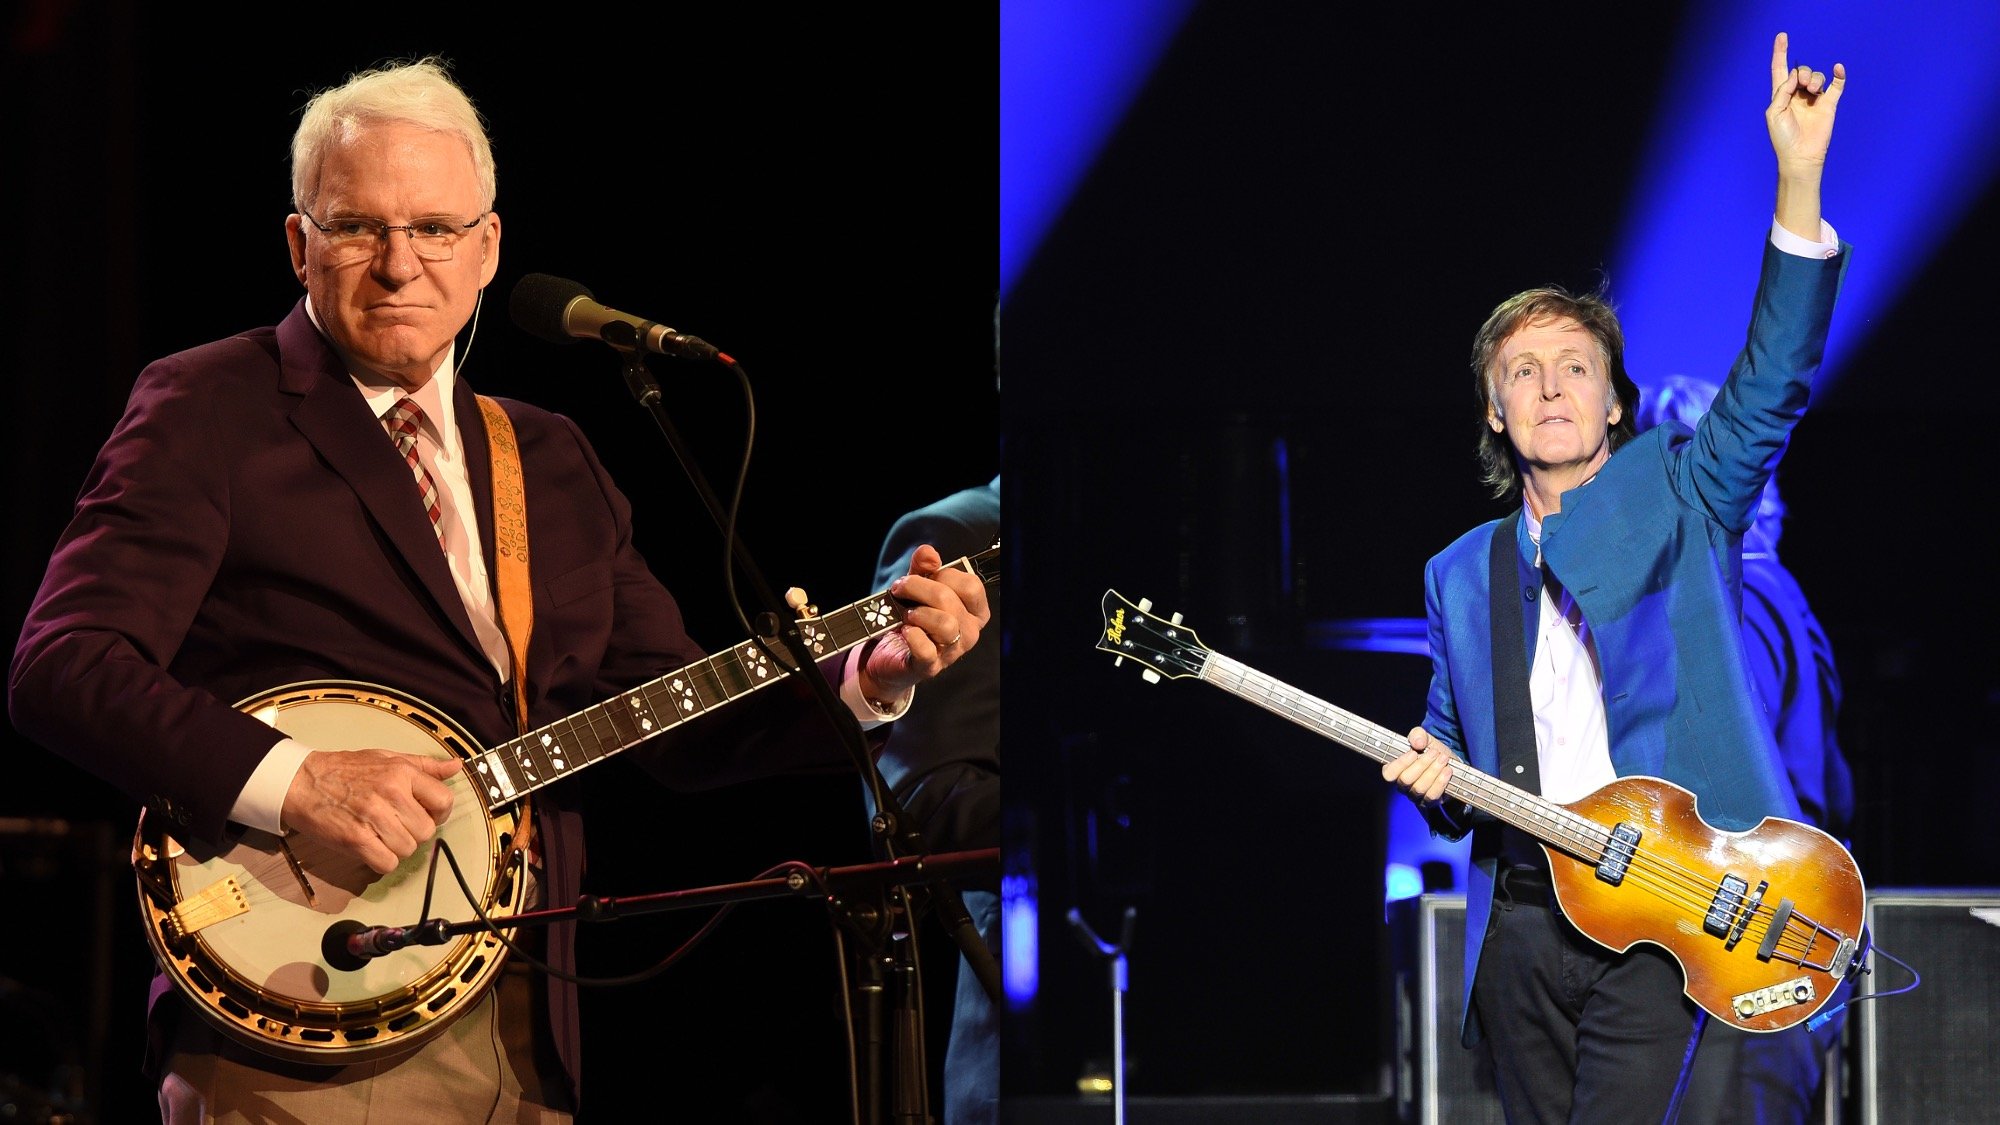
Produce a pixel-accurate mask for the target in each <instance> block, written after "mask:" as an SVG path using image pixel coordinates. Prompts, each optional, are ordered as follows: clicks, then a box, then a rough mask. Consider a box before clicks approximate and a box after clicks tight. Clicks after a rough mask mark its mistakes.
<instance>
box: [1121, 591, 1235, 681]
mask: <svg viewBox="0 0 2000 1125" xmlns="http://www.w3.org/2000/svg"><path fill="white" fill-rule="evenodd" d="M1103 609H1104V632H1102V633H1101V634H1099V635H1098V638H1097V647H1098V648H1099V649H1101V650H1103V651H1105V652H1108V653H1111V654H1113V655H1115V656H1117V657H1118V660H1117V661H1116V663H1118V664H1123V663H1124V662H1125V658H1126V657H1128V656H1129V657H1131V658H1132V659H1133V660H1136V661H1138V662H1139V663H1140V664H1142V665H1144V666H1145V668H1146V670H1145V671H1144V672H1141V673H1140V676H1141V677H1143V678H1144V679H1145V680H1146V682H1148V683H1158V682H1159V681H1160V677H1162V676H1165V677H1167V678H1168V679H1176V680H1178V679H1185V678H1187V677H1189V676H1200V675H1201V670H1202V668H1204V667H1205V666H1206V665H1207V664H1208V657H1209V651H1208V649H1207V648H1205V647H1203V645H1202V643H1201V638H1200V637H1198V636H1196V635H1195V632H1194V630H1193V629H1190V628H1188V627H1187V626H1185V625H1183V624H1181V615H1180V614H1178V613H1176V614H1173V615H1172V616H1171V617H1168V618H1165V619H1162V618H1159V617H1156V616H1154V614H1153V603H1152V602H1151V601H1149V600H1147V599H1145V598H1141V599H1139V600H1138V601H1137V602H1136V603H1135V602H1133V601H1131V600H1130V599H1128V598H1126V597H1125V595H1123V594H1120V593H1119V592H1118V591H1116V590H1106V591H1104V605H1103Z"/></svg>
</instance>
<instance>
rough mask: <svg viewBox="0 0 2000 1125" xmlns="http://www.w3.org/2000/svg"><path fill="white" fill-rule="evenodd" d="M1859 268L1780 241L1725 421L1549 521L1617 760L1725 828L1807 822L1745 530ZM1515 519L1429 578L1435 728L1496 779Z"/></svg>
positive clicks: (1448, 814) (1624, 470) (1547, 549)
mask: <svg viewBox="0 0 2000 1125" xmlns="http://www.w3.org/2000/svg"><path fill="white" fill-rule="evenodd" d="M1847 259H1848V248H1847V246H1846V245H1845V244H1843V245H1842V247H1841V252H1840V253H1839V254H1838V255H1837V256H1836V257H1834V258H1832V259H1828V260H1825V261H1821V260H1817V259H1811V258H1803V257H1798V256H1796V255H1791V254H1786V253H1784V252H1782V251H1780V250H1778V249H1776V248H1775V247H1773V246H1771V245H1770V244H1769V243H1766V245H1765V250H1764V265H1763V276H1762V277H1761V279H1760V280H1759V282H1758V287H1757V297H1756V301H1755V306H1754V309H1753V312H1752V315H1751V320H1750V332H1749V339H1748V341H1747V342H1746V344H1745V345H1744V348H1743V351H1742V353H1741V354H1740V355H1738V356H1737V358H1736V363H1735V366H1734V367H1732V368H1731V369H1730V372H1729V378H1728V380H1727V381H1726V382H1725V383H1723V385H1722V389H1721V391H1720V392H1719V393H1718V394H1717V395H1716V398H1715V402H1714V405H1713V406H1712V407H1711V408H1710V409H1709V412H1708V414H1706V415H1705V416H1703V417H1702V419H1701V420H1700V422H1699V423H1697V424H1696V426H1695V428H1694V430H1693V431H1692V432H1690V431H1689V430H1688V428H1687V427H1686V426H1683V425H1680V424H1679V423H1671V422H1670V423H1666V424H1663V425H1660V426H1656V427H1654V428H1653V429H1651V430H1648V431H1647V432H1646V433H1644V434H1642V435H1640V436H1639V437H1637V438H1634V439H1633V440H1631V441H1629V442H1627V443H1625V445H1624V446H1623V447H1622V448H1620V449H1619V450H1618V452H1617V453H1615V454H1614V455H1613V456H1612V457H1611V459H1610V460H1609V461H1608V462H1606V463H1605V465H1604V467H1603V468H1602V469H1601V470H1600V471H1599V472H1598V473H1597V475H1596V476H1595V477H1593V478H1592V479H1591V480H1590V481H1589V482H1587V483H1585V484H1583V485H1581V486H1579V487H1577V488H1574V489H1571V490H1570V491H1568V492H1565V493H1563V495H1562V510H1561V511H1560V512H1559V513H1556V514H1553V515H1551V516H1549V517H1548V519H1546V520H1544V521H1543V523H1542V544H1541V546H1542V553H1543V558H1544V559H1545V560H1546V561H1547V563H1548V565H1549V568H1550V570H1552V571H1553V572H1554V573H1555V574H1556V575H1557V576H1558V577H1560V578H1561V579H1562V582H1563V585H1564V587H1565V588H1567V589H1568V590H1569V592H1570V593H1571V594H1572V595H1574V596H1575V598H1576V602H1577V605H1578V606H1579V607H1580V608H1581V609H1582V610H1583V615H1584V619H1585V620H1586V621H1587V622H1589V625H1590V632H1591V635H1592V636H1593V637H1594V638H1595V640H1596V644H1597V653H1598V659H1599V666H1600V668H1601V669H1602V673H1603V688H1604V717H1605V724H1606V728H1607V732H1608V734H1609V738H1610V745H1611V764H1612V767H1613V768H1614V769H1615V770H1616V771H1617V773H1618V775H1619V776H1620V777H1625V776H1630V775H1634V774H1645V775H1649V776H1652V777H1660V778H1665V779H1666V780H1668V781H1671V782H1673V783H1675V784H1676V785H1680V786H1682V787H1683V788H1685V789H1688V790H1689V791H1691V792H1693V793H1694V794H1695V795H1696V798H1697V801H1698V809H1699V812H1700V814H1701V817H1702V819H1703V820H1705V821H1707V822H1708V823H1709V824H1711V825H1713V826H1715V827H1717V828H1722V829H1730V830H1740V829H1746V828H1750V827H1753V826H1755V825H1756V824H1757V822H1758V821H1760V820H1762V819H1763V818H1764V817H1766V816H1782V817H1792V818H1797V817H1798V816H1799V806H1798V802H1797V801H1796V800H1795V799H1794V798H1793V796H1792V791H1791V788H1790V787H1789V786H1788V785H1787V784H1786V782H1785V775H1784V770H1783V767H1782V765H1781V762H1780V759H1779V756H1778V751H1777V748H1776V746H1775V744H1774V743H1773V742H1772V737H1771V732H1770V727H1769V725H1768V722H1767V721H1766V719H1765V717H1764V715H1763V713H1762V708H1761V705H1760V704H1759V703H1758V702H1757V696H1756V694H1755V692H1754V690H1753V689H1752V687H1751V684H1750V679H1749V676H1748V673H1747V672H1746V670H1745V666H1744V659H1743V639H1742V633H1741V619H1742V600H1743V589H1742V535H1743V531H1744V530H1745V529H1746V528H1748V527H1749V525H1750V521H1751V519H1752V518H1753V517H1754V516H1755V514H1756V506H1757V498H1758V495H1759V494H1760V493H1761V492H1762V490H1763V488H1764V482H1765V481H1766V480H1767V479H1769V477H1770V476H1771V473H1772V471H1773V470H1774V469H1776V467H1777V464H1778V458H1779V457H1780V456H1782V455H1783V453H1784V451H1785V443H1786V441H1787V440H1788V438H1789V437H1790V435H1791V431H1792V427H1793V426H1794V425H1796V424H1797V423H1798V420H1799V418H1800V416H1801V415H1803V414H1804V413H1805V408H1806V397H1807V393H1808V391H1809V390H1810V388H1811V383H1812V377H1813V374H1814V372H1815V371H1817V370H1818V368H1819V363H1820V357H1821V353H1822V349H1823V346H1824V344H1825V341H1826V333H1827V326H1828V323H1829V321H1830V319H1831V317H1832V313H1833V304H1834V297H1835V295H1836V294H1837V293H1838V291H1839V288H1840V279H1841V275H1842V274H1843V273H1844V272H1845V269H1846V263H1847ZM1500 522H1501V521H1499V520H1495V521H1493V522H1491V523H1487V524H1482V525H1481V526H1479V527H1476V528H1473V529H1472V530H1471V531H1469V532H1467V533H1465V534H1464V535H1462V536H1460V537H1459V538H1458V540H1457V541H1456V542H1454V543H1452V545H1451V546H1449V547H1447V548H1445V549H1444V551H1442V552H1440V553H1439V554H1438V555H1436V556H1435V557H1434V558H1432V559H1431V561H1430V563H1429V564H1428V565H1427V566H1426V567H1425V571H1424V601H1425V609H1426V612H1427V614H1428V617H1429V629H1430V648H1431V687H1430V695H1429V698H1428V699H1427V701H1426V713H1425V716H1424V729H1425V730H1427V731H1429V732H1430V733H1431V735H1432V736H1433V737H1436V738H1440V739H1442V740H1444V742H1445V743H1446V744H1447V745H1449V746H1450V747H1451V748H1452V749H1453V751H1455V752H1456V753H1457V754H1459V756H1461V757H1463V758H1465V759H1466V760H1468V761H1470V762H1471V763H1472V765H1473V766H1474V767H1476V768H1478V769H1480V770H1482V771H1485V772H1487V773H1490V774H1494V775H1495V776H1498V775H1499V751H1498V745H1497V739H1496V735H1495V730H1494V716H1493V660H1492V630H1491V620H1492V612H1493V611H1492V598H1491V596H1490V594H1489V587H1490V566H1489V562H1488V552H1489V550H1490V548H1491V544H1492V539H1493V534H1494V529H1495V528H1496V527H1497V526H1498V525H1499V524H1500ZM1516 529H1517V530H1516V539H1517V543H1516V547H1517V549H1518V550H1519V552H1520V554H1521V557H1522V559H1523V564H1524V565H1531V564H1532V561H1533V559H1534V555H1535V545H1534V543H1533V542H1531V541H1530V540H1529V538H1528V530H1527V521H1525V520H1520V521H1516ZM1511 604H1514V605H1518V604H1521V603H1519V602H1514V603H1511ZM1530 608H1531V609H1532V606H1531V607H1530ZM1523 643H1524V644H1525V645H1526V646H1527V651H1528V663H1529V666H1530V667H1532V666H1533V663H1534V632H1533V630H1532V629H1524V630H1523ZM1454 812H1456V813H1457V814H1458V815H1454ZM1425 815H1426V817H1427V818H1428V819H1429V820H1430V822H1431V824H1432V827H1433V828H1434V829H1435V830H1436V831H1438V832H1440V833H1442V834H1444V835H1447V836H1450V837H1452V838H1454V839H1456V838H1458V837H1460V836H1463V835H1464V834H1465V833H1466V832H1467V831H1469V830H1470V829H1471V827H1472V822H1473V820H1474V819H1475V817H1473V816H1466V815H1463V806H1459V807H1458V809H1457V810H1453V809H1452V808H1451V807H1450V805H1449V804H1448V805H1447V806H1446V807H1445V808H1441V809H1430V808H1427V809H1426V810H1425ZM1494 863H1495V861H1494V860H1493V859H1492V858H1490V857H1486V858H1480V857H1475V863H1474V865H1473V870H1472V874H1471V878H1470V884H1471V885H1470V886H1469V887H1468V888H1467V893H1466V918H1465V928H1466V941H1465V987H1466V996H1465V1000H1466V1004H1465V1012H1466V1019H1465V1025H1464V1028H1463V1034H1462V1038H1463V1040H1464V1042H1465V1043H1466V1044H1467V1045H1470V1044H1472V1043H1474V1042H1476V1041H1477V1040H1478V1036H1479V1032H1478V1027H1477V1021H1476V1019H1475V1018H1474V1015H1473V1009H1472V1003H1471V991H1472V984H1473V982H1474V981H1475V980H1476V979H1477V975H1478V968H1479V953H1480V948H1481V944H1482V941H1483V939H1484V937H1485V933H1486V926H1487V921H1488V918H1489V915H1490V914H1491V911H1492V903H1493V873H1494Z"/></svg>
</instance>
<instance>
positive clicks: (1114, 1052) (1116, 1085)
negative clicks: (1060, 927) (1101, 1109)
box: [1069, 906, 1139, 1125]
mask: <svg viewBox="0 0 2000 1125" xmlns="http://www.w3.org/2000/svg"><path fill="white" fill-rule="evenodd" d="M1138 916H1139V911H1138V908H1137V907H1132V906H1128V907H1126V908H1125V920H1124V922H1123V923H1122V924H1121V926H1120V928H1119V933H1118V942H1117V944H1115V945H1114V944H1112V943H1111V942H1108V941H1105V940H1104V939H1103V938H1101V937H1098V936H1097V931H1096V930H1093V929H1091V928H1090V923H1089V922H1087V921H1085V920H1084V917H1083V912H1082V911H1081V910H1078V909H1077V908H1076V907H1074V906H1072V907H1070V910H1069V924H1070V926H1071V928H1073V929H1074V930H1075V932H1076V939H1077V940H1078V941H1080V942H1082V943H1083V948H1084V951H1085V952H1087V953H1090V954H1092V955H1094V956H1097V957H1101V958H1103V959H1104V961H1105V963H1106V965H1107V967H1108V968H1109V970H1110V974H1111V1122H1112V1125H1125V993H1126V991H1127V990H1128V989H1129V988H1130V987H1131V985H1130V983H1129V978H1128V977H1127V975H1126V971H1125V955H1126V954H1127V953H1129V952H1131V949H1132V923H1133V921H1134V920H1135V919H1136V918H1137V917H1138Z"/></svg>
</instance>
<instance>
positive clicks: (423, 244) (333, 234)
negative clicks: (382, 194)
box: [299, 211, 492, 262]
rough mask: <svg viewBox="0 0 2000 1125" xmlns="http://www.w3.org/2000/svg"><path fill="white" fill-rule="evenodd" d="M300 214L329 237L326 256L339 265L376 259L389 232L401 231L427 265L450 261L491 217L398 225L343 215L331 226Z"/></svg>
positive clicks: (482, 214)
mask: <svg viewBox="0 0 2000 1125" xmlns="http://www.w3.org/2000/svg"><path fill="white" fill-rule="evenodd" d="M299 213H300V214H302V215H305V217H306V221H307V222H309V223H311V224H312V225H313V226H314V227H316V228H318V230H319V232H320V233H321V234H323V235H325V236H326V251H327V255H328V256H329V257H330V258H332V259H333V260H334V261H336V262H352V261H359V260H360V259H363V258H372V257H374V256H375V254H376V252H377V251H379V250H380V249H381V248H382V246H383V244H384V243H386V242H388V241H389V232H391V231H398V230H399V231H402V232H403V233H405V234H407V235H409V236H410V249H411V250H413V251H415V252H416V255H417V257H419V258H422V259H423V260H424V261H426V262H447V261H450V260H451V255H452V253H453V251H455V250H457V249H458V240H459V239H460V238H463V237H464V236H465V232H466V231H469V230H471V229H472V228H473V227H476V226H478V225H479V223H480V220H482V219H484V218H486V216H488V215H490V214H492V212H491V211H481V212H480V213H479V214H477V215H474V216H473V217H472V221H471V222H468V223H463V224H461V223H460V222H459V221H458V220H457V219H456V218H453V217H451V216H449V215H434V216H432V217H430V218H427V219H417V220H415V221H413V222H409V223H404V224H401V225H400V226H399V225H392V224H390V223H385V222H383V221H382V220H380V219H371V218H369V217H368V216H366V215H343V216H341V217H340V218H337V219H335V220H333V221H332V222H330V223H322V222H320V221H319V220H318V219H315V218H313V217H312V216H311V215H310V214H308V213H306V212H304V211H301V212H299Z"/></svg>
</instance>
